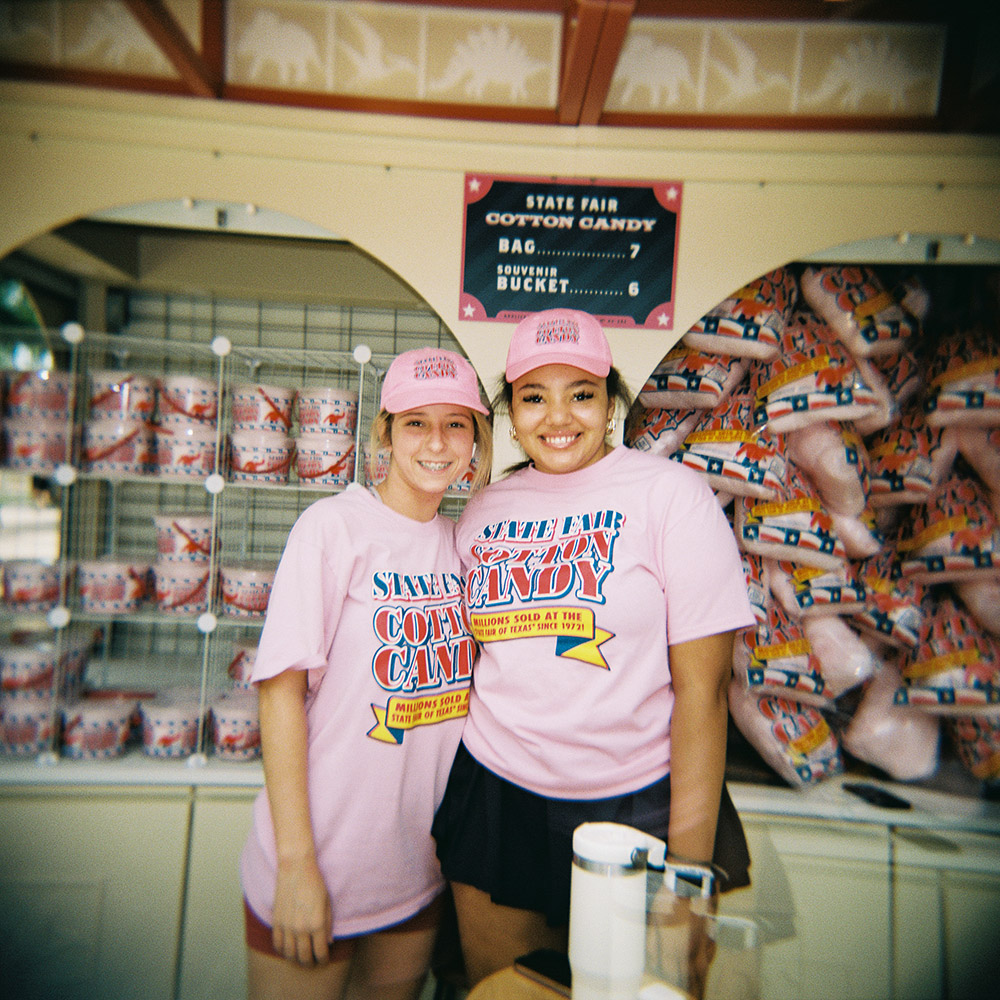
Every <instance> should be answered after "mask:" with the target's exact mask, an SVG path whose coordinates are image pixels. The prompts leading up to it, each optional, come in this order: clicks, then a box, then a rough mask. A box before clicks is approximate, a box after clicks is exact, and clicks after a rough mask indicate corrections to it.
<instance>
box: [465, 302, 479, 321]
mask: <svg viewBox="0 0 1000 1000" xmlns="http://www.w3.org/2000/svg"><path fill="white" fill-rule="evenodd" d="M462 312H463V313H465V316H466V318H467V319H472V317H473V316H475V315H476V310H475V307H474V306H473V305H472V303H471V302H466V304H465V307H464V308H463V309H462Z"/></svg>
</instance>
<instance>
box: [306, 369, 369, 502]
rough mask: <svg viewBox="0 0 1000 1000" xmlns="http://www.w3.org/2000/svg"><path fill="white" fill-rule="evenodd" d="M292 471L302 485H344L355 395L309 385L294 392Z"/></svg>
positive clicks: (348, 476)
mask: <svg viewBox="0 0 1000 1000" xmlns="http://www.w3.org/2000/svg"><path fill="white" fill-rule="evenodd" d="M298 415H299V436H298V438H297V439H296V442H295V450H296V462H295V471H296V473H297V475H298V478H299V482H300V483H301V484H302V485H304V486H322V487H327V488H329V487H331V486H346V485H347V484H348V483H350V482H351V481H352V480H353V478H354V457H355V452H354V439H355V432H356V430H357V425H358V394H357V393H356V392H354V391H353V390H351V389H338V388H335V387H333V386H312V387H306V388H303V389H300V390H299V392H298Z"/></svg>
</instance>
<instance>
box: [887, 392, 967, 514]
mask: <svg viewBox="0 0 1000 1000" xmlns="http://www.w3.org/2000/svg"><path fill="white" fill-rule="evenodd" d="M957 454H958V439H957V437H956V436H955V434H954V432H952V431H951V430H949V429H947V428H941V427H931V426H930V425H929V424H928V423H927V421H926V419H925V417H924V414H923V412H922V411H921V410H920V408H919V407H912V408H911V409H909V410H907V412H906V413H904V414H903V415H902V417H901V418H900V421H899V423H898V424H896V425H894V426H893V427H890V428H888V429H887V430H886V431H884V432H882V433H881V434H876V435H875V436H874V437H873V438H872V439H870V440H869V443H868V456H869V458H870V460H871V494H870V497H869V501H870V503H871V505H872V506H873V507H883V506H888V505H893V504H901V503H914V504H920V503H924V502H925V501H926V500H927V498H928V497H929V496H930V495H931V494H932V493H933V492H934V491H935V490H936V489H937V488H938V486H939V485H940V484H941V482H942V481H943V480H944V479H945V477H947V476H948V474H949V473H950V472H951V467H952V465H953V464H954V461H955V456H956V455H957Z"/></svg>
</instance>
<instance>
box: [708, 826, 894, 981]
mask: <svg viewBox="0 0 1000 1000" xmlns="http://www.w3.org/2000/svg"><path fill="white" fill-rule="evenodd" d="M743 823H744V829H745V830H746V834H747V840H748V842H749V845H750V856H751V858H752V859H753V865H752V868H751V877H752V879H753V884H752V885H751V886H750V887H749V888H747V889H739V890H735V891H734V892H732V893H729V894H727V895H726V896H725V897H723V901H722V903H721V912H723V913H728V914H733V915H737V916H746V917H750V918H751V919H753V920H755V921H756V922H757V924H758V927H759V931H760V939H759V944H760V950H759V965H760V969H759V975H760V996H761V998H767V1000H796V998H799V997H801V998H803V1000H806V998H808V1000H833V998H834V997H836V998H837V1000H873V998H876V997H888V996H889V995H890V994H889V983H890V963H889V943H890V935H889V927H890V896H889V845H890V839H889V831H888V830H887V828H886V827H885V826H879V825H867V824H859V823H850V822H835V821H831V820H826V819H809V818H803V817H786V816H774V815H767V814H764V813H745V814H744V815H743Z"/></svg>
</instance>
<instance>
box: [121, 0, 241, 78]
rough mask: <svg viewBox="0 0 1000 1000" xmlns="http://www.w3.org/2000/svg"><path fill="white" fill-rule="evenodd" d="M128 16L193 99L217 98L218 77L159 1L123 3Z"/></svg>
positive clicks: (145, 0)
mask: <svg viewBox="0 0 1000 1000" xmlns="http://www.w3.org/2000/svg"><path fill="white" fill-rule="evenodd" d="M124 2H125V6H126V7H127V8H128V9H129V12H130V13H131V14H132V16H133V17H134V18H135V19H136V20H137V21H138V22H139V24H141V25H142V27H143V30H144V31H145V32H146V33H147V34H148V35H149V37H150V38H152V39H153V41H154V42H156V44H157V46H158V47H159V49H160V51H161V52H162V53H163V54H164V56H166V58H167V60H168V61H169V62H170V64H171V65H172V66H173V67H174V68H175V69H176V70H177V72H178V73H179V74H180V77H181V79H182V80H183V81H184V83H185V84H186V85H187V86H188V88H189V89H190V91H191V93H192V94H194V95H195V96H197V97H218V96H219V94H220V93H221V91H222V79H221V75H219V74H216V73H213V72H212V71H211V70H209V68H208V66H207V65H206V63H205V61H204V60H203V59H202V58H201V56H200V55H199V54H198V53H197V52H196V51H195V50H194V46H193V45H192V44H191V42H190V41H189V40H188V37H187V35H185V34H184V32H183V31H182V30H181V28H180V26H179V25H178V24H177V22H176V21H175V20H174V17H173V15H172V14H171V13H170V11H169V10H167V8H166V7H165V6H164V4H163V3H162V0H124Z"/></svg>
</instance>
